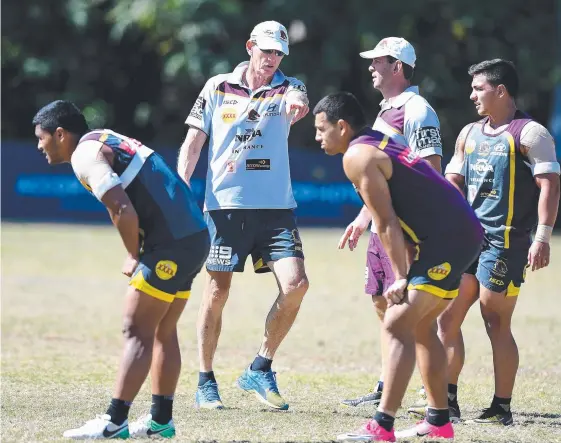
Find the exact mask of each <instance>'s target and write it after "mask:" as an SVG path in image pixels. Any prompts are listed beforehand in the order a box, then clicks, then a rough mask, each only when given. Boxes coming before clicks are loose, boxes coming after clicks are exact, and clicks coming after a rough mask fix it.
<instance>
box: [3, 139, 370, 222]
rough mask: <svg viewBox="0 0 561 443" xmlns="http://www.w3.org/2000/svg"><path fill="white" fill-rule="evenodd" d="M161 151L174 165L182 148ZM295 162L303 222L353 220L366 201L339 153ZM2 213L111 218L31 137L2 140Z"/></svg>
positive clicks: (312, 153) (199, 180)
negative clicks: (351, 178)
mask: <svg viewBox="0 0 561 443" xmlns="http://www.w3.org/2000/svg"><path fill="white" fill-rule="evenodd" d="M151 147H152V146H151ZM156 150H157V151H158V152H159V153H160V154H161V155H163V156H164V157H165V159H166V161H167V162H168V164H169V165H170V166H172V167H175V164H176V158H177V149H166V148H163V149H158V148H156ZM206 153H207V151H206V150H203V153H202V154H201V159H200V160H199V164H198V165H197V168H196V169H195V173H194V174H193V179H192V182H191V186H192V189H193V191H194V192H195V194H196V196H197V199H198V201H199V203H200V204H201V207H202V202H203V199H204V187H205V175H206V170H207V155H206ZM290 163H291V176H292V188H293V191H294V196H295V198H296V201H297V203H298V208H297V209H296V214H297V216H298V222H299V224H301V225H317V226H344V225H346V224H347V223H349V222H350V221H352V219H353V218H354V217H355V216H356V214H357V213H358V210H359V209H360V207H361V202H360V199H359V198H358V196H357V195H356V193H355V192H354V190H353V187H352V186H351V185H350V183H349V182H348V181H347V179H346V177H345V174H344V172H343V168H342V165H341V157H340V156H336V157H330V156H327V155H325V154H324V153H323V152H322V151H321V150H320V149H319V147H318V148H317V149H316V150H304V149H298V148H290ZM2 218H3V219H19V220H29V221H61V222H104V221H105V222H109V218H108V216H107V211H106V210H105V208H104V207H103V205H102V204H101V203H99V202H98V201H97V200H96V199H95V198H94V197H92V196H91V195H90V194H89V193H88V192H87V191H86V190H85V189H84V188H83V187H82V185H81V184H80V182H79V181H78V180H77V179H76V177H75V176H74V173H73V172H72V168H71V166H70V165H68V164H65V165H57V166H49V164H48V163H47V161H46V159H45V157H44V156H43V155H42V154H41V153H40V152H39V151H38V150H37V147H36V145H34V144H32V143H29V142H27V143H25V142H3V143H2Z"/></svg>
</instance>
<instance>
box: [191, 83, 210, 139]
mask: <svg viewBox="0 0 561 443" xmlns="http://www.w3.org/2000/svg"><path fill="white" fill-rule="evenodd" d="M215 88H216V81H215V77H213V78H211V79H209V80H208V81H207V82H206V84H205V86H204V88H203V90H202V91H201V93H200V95H199V97H198V98H197V100H195V104H194V105H193V107H192V108H191V112H190V113H189V116H188V117H187V120H185V123H186V124H188V125H189V126H192V127H193V128H197V129H200V130H201V131H203V132H204V133H205V134H206V135H209V134H210V130H211V126H212V111H213V109H214V99H215Z"/></svg>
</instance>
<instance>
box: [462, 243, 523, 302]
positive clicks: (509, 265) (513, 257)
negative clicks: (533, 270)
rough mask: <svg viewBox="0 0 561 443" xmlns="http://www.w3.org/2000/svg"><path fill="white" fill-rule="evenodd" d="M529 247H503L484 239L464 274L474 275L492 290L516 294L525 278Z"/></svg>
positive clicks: (511, 294)
mask: <svg viewBox="0 0 561 443" xmlns="http://www.w3.org/2000/svg"><path fill="white" fill-rule="evenodd" d="M529 247H530V245H529V244H528V247H527V248H526V247H523V248H516V249H504V248H498V247H496V246H494V245H492V244H491V243H490V242H487V241H486V242H485V244H484V245H483V249H482V250H481V254H480V255H479V257H477V259H476V260H475V261H474V263H473V264H472V265H471V266H470V267H469V269H468V270H467V271H466V274H472V275H475V277H476V278H477V280H478V281H479V284H481V285H482V286H484V287H486V288H487V289H489V290H491V291H493V292H499V293H502V292H504V291H505V290H506V295H507V296H516V295H518V294H519V293H520V286H522V283H524V280H525V279H526V268H527V267H528V249H529Z"/></svg>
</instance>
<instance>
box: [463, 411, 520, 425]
mask: <svg viewBox="0 0 561 443" xmlns="http://www.w3.org/2000/svg"><path fill="white" fill-rule="evenodd" d="M469 423H477V424H500V425H503V426H511V425H512V424H513V420H512V412H511V411H505V410H504V409H503V408H500V407H499V408H497V407H491V408H487V409H484V410H483V412H482V413H481V415H480V416H479V417H477V418H474V419H473V420H470V421H469Z"/></svg>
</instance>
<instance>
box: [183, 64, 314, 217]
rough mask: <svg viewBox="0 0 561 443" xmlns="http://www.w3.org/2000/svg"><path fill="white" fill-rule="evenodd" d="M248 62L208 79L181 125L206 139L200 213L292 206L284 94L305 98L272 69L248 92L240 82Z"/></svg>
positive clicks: (290, 80)
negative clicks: (266, 78) (260, 84)
mask: <svg viewBox="0 0 561 443" xmlns="http://www.w3.org/2000/svg"><path fill="white" fill-rule="evenodd" d="M248 64H249V63H248V62H244V63H241V64H239V65H238V66H237V67H236V68H235V69H234V71H233V72H231V73H229V74H221V75H217V76H215V77H212V78H211V79H209V80H208V81H207V83H206V85H205V87H204V88H203V91H202V92H201V94H200V96H199V98H198V99H197V101H196V102H195V105H194V106H193V108H192V109H191V113H190V114H189V116H188V117H187V120H186V123H187V124H188V125H189V126H192V127H194V128H197V129H200V130H201V131H204V132H205V133H206V134H207V135H208V136H209V152H208V164H209V167H208V171H207V180H206V191H205V210H214V209H235V208H240V209H290V208H295V207H296V201H295V200H294V196H293V193H292V185H291V180H290V164H289V159H288V134H289V132H290V122H291V117H292V116H291V115H290V114H288V112H287V108H286V96H287V94H291V93H298V94H304V95H305V94H306V87H305V86H304V84H303V83H302V82H301V81H299V80H298V79H296V78H293V77H286V76H285V75H284V74H283V73H282V72H281V71H280V70H277V71H276V73H275V74H274V76H273V79H272V81H271V83H270V84H268V85H265V86H263V87H261V88H259V89H257V90H255V91H251V90H250V89H249V87H248V86H247V85H245V84H244V82H243V81H242V74H243V73H244V71H245V70H246V69H247V67H248Z"/></svg>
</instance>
